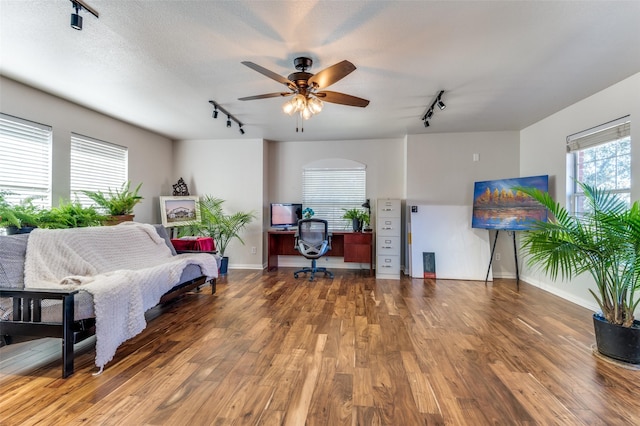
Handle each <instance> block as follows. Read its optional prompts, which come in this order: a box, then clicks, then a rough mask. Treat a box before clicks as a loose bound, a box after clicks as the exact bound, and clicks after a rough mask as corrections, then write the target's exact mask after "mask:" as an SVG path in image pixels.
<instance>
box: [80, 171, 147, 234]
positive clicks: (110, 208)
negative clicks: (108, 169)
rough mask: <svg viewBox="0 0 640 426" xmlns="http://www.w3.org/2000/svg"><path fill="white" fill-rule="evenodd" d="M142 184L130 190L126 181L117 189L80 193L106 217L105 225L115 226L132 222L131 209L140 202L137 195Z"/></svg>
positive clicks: (140, 198)
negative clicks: (93, 203)
mask: <svg viewBox="0 0 640 426" xmlns="http://www.w3.org/2000/svg"><path fill="white" fill-rule="evenodd" d="M141 186H142V183H140V184H139V185H138V186H136V187H135V189H133V190H131V182H129V181H127V182H125V183H123V184H122V186H121V187H120V188H119V189H115V190H112V189H111V188H109V190H108V191H107V192H106V193H104V192H102V191H82V193H83V194H84V195H86V196H87V197H89V198H90V199H91V200H92V201H93V202H95V203H96V204H97V205H98V207H99V208H100V209H101V210H103V211H104V212H105V213H106V214H107V215H108V216H107V219H106V222H105V224H106V225H116V224H118V223H120V222H125V221H130V220H133V218H134V214H133V208H134V207H135V205H136V204H138V203H139V202H140V201H142V199H143V198H142V196H140V195H138V191H140V187H141Z"/></svg>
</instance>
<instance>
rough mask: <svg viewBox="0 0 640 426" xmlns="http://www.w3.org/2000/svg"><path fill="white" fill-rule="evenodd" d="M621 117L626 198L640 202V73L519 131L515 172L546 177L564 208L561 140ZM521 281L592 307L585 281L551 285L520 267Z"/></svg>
mask: <svg viewBox="0 0 640 426" xmlns="http://www.w3.org/2000/svg"><path fill="white" fill-rule="evenodd" d="M625 115H631V152H632V155H631V159H632V160H631V161H632V166H631V176H632V179H631V199H632V200H638V199H640V185H639V184H638V178H637V177H638V176H640V155H639V153H640V120H639V119H638V117H640V73H638V74H635V75H633V76H631V77H629V78H627V79H625V80H623V81H621V82H619V83H617V84H615V85H613V86H611V87H608V88H606V89H604V90H602V91H601V92H598V93H596V94H594V95H592V96H590V97H588V98H586V99H584V100H582V101H580V102H577V103H575V104H573V105H571V106H570V107H568V108H565V109H564V110H562V111H560V112H558V113H556V114H553V115H551V116H549V117H547V118H545V119H544V120H541V121H540V122H538V123H536V124H534V125H532V126H529V127H527V128H526V129H524V130H522V131H521V132H520V173H521V175H523V176H527V175H536V174H548V175H549V177H550V178H552V179H550V188H549V189H550V193H551V194H552V195H553V196H554V198H555V199H556V201H558V202H560V203H561V204H563V205H566V195H567V192H566V174H567V170H566V149H565V146H566V137H567V136H569V135H571V134H573V133H576V132H579V131H582V130H585V129H589V128H591V127H594V126H597V125H599V124H603V123H606V122H608V121H611V120H614V119H616V118H619V117H623V116H625ZM523 278H524V280H525V281H527V282H528V283H531V284H534V285H538V286H540V287H542V288H544V289H546V290H548V291H550V292H552V293H555V294H558V295H560V296H562V297H564V298H567V299H569V300H572V301H574V302H576V303H578V304H580V305H582V306H585V307H589V308H591V309H596V306H595V303H594V301H593V298H592V296H591V295H590V294H589V293H588V291H587V289H588V288H589V287H593V286H594V285H595V284H594V283H593V281H592V280H591V279H590V278H589V277H579V278H578V279H575V280H574V281H573V282H571V283H563V282H556V283H554V282H552V281H551V280H550V279H549V278H547V277H545V276H544V275H543V274H541V273H540V272H539V271H536V270H531V269H530V268H527V267H525V268H524V271H523Z"/></svg>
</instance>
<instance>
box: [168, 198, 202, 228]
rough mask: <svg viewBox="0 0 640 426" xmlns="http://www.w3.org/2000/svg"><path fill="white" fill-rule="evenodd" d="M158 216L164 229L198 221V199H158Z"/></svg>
mask: <svg viewBox="0 0 640 426" xmlns="http://www.w3.org/2000/svg"><path fill="white" fill-rule="evenodd" d="M160 216H161V217H162V224H163V225H164V226H166V227H170V226H184V225H188V224H189V223H191V222H193V221H194V220H200V205H199V203H198V197H192V196H184V197H160Z"/></svg>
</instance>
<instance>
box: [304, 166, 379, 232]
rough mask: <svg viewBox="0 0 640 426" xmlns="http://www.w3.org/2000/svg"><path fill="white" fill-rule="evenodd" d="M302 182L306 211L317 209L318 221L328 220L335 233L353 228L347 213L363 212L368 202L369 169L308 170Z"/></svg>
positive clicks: (306, 169) (315, 210)
mask: <svg viewBox="0 0 640 426" xmlns="http://www.w3.org/2000/svg"><path fill="white" fill-rule="evenodd" d="M302 180H303V187H302V203H303V205H304V208H307V207H310V208H311V209H313V211H314V213H315V215H314V217H317V218H320V219H325V220H327V221H328V223H329V229H332V230H343V229H346V228H347V227H349V226H350V224H348V223H347V221H346V220H345V219H343V218H342V216H343V215H344V213H345V212H344V210H345V209H346V210H348V209H352V208H361V206H362V203H363V202H364V201H365V200H366V192H367V191H366V170H365V169H327V168H322V169H317V168H305V169H304V170H303V179H302Z"/></svg>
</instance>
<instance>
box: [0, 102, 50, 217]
mask: <svg viewBox="0 0 640 426" xmlns="http://www.w3.org/2000/svg"><path fill="white" fill-rule="evenodd" d="M52 142H53V129H52V127H51V126H48V125H45V124H40V123H36V122H33V121H29V120H25V119H23V118H18V117H14V116H12V115H8V114H4V113H0V190H2V191H5V192H8V194H7V195H5V200H6V201H8V202H9V203H11V204H18V203H20V202H22V201H25V200H27V199H32V202H33V204H34V205H36V206H39V207H42V208H50V207H51V150H52Z"/></svg>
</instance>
